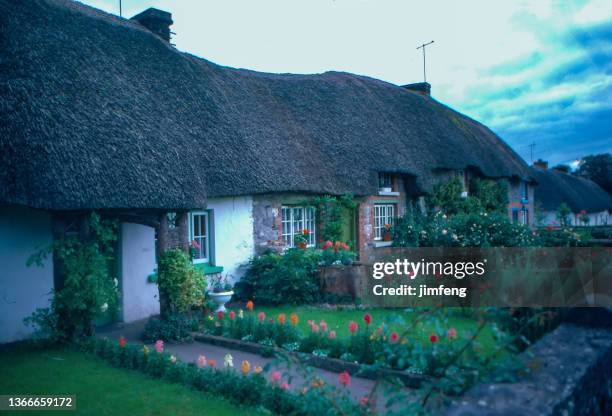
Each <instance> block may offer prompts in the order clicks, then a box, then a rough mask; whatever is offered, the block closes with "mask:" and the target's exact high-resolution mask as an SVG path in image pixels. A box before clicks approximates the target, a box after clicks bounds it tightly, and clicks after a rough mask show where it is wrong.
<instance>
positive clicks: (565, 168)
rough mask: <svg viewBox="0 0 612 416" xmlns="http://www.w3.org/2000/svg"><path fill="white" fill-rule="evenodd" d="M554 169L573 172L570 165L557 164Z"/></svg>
mask: <svg viewBox="0 0 612 416" xmlns="http://www.w3.org/2000/svg"><path fill="white" fill-rule="evenodd" d="M552 170H557V171H559V172H565V173H571V168H570V167H569V165H557V166H555V167H553V168H552Z"/></svg>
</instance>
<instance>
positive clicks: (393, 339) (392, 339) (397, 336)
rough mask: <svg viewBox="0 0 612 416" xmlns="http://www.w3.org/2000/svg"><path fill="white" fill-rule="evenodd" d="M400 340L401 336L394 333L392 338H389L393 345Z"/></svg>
mask: <svg viewBox="0 0 612 416" xmlns="http://www.w3.org/2000/svg"><path fill="white" fill-rule="evenodd" d="M398 340H399V334H398V333H397V332H392V333H391V337H390V338H389V341H390V342H391V343H392V344H395V343H396V342H397V341H398Z"/></svg>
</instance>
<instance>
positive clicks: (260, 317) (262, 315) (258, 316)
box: [257, 312, 266, 322]
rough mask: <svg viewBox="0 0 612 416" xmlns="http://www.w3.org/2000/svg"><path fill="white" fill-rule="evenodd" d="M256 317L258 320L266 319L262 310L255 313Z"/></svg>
mask: <svg viewBox="0 0 612 416" xmlns="http://www.w3.org/2000/svg"><path fill="white" fill-rule="evenodd" d="M257 319H259V322H263V321H265V320H266V314H265V313H263V312H259V314H258V315H257Z"/></svg>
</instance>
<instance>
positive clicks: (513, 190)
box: [508, 180, 535, 227]
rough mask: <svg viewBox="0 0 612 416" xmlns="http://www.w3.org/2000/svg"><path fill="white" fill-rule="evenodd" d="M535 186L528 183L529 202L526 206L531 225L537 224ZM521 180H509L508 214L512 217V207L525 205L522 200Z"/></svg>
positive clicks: (519, 207)
mask: <svg viewBox="0 0 612 416" xmlns="http://www.w3.org/2000/svg"><path fill="white" fill-rule="evenodd" d="M534 189H535V187H534V186H533V185H532V184H528V185H527V195H528V202H527V203H526V204H524V206H525V207H526V208H527V209H528V210H529V226H531V227H533V226H535V208H534V201H535V199H534V195H533V192H534ZM521 199H522V195H521V181H519V180H514V181H509V182H508V216H509V217H510V219H512V208H518V209H519V210H520V209H521V208H522V207H523V204H522V202H521Z"/></svg>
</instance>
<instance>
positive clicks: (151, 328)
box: [143, 315, 200, 342]
mask: <svg viewBox="0 0 612 416" xmlns="http://www.w3.org/2000/svg"><path fill="white" fill-rule="evenodd" d="M199 327H200V325H199V321H198V320H197V319H194V318H191V317H189V316H186V315H170V316H167V317H165V318H163V319H160V318H152V319H149V321H148V322H147V324H146V326H145V330H144V334H143V340H144V341H145V342H155V341H157V340H158V339H161V340H163V341H179V342H180V341H190V340H191V332H193V331H197V330H198V329H199Z"/></svg>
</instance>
